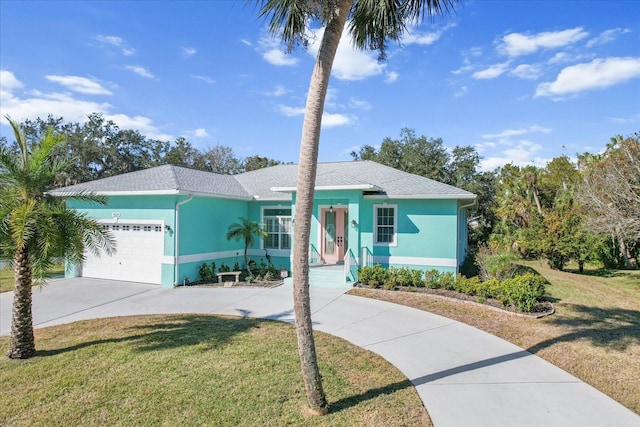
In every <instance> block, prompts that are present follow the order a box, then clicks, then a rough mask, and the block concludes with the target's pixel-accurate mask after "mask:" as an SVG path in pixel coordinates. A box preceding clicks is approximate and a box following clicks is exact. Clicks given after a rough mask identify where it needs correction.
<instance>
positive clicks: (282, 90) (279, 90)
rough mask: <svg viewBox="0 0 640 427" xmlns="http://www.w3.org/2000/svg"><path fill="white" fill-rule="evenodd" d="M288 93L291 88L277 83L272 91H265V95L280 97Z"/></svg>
mask: <svg viewBox="0 0 640 427" xmlns="http://www.w3.org/2000/svg"><path fill="white" fill-rule="evenodd" d="M287 93H289V90H288V89H287V88H286V87H284V86H282V85H277V86H276V87H275V88H274V89H273V90H272V91H267V92H263V95H265V96H272V97H275V98H278V97H280V96H283V95H286V94H287Z"/></svg>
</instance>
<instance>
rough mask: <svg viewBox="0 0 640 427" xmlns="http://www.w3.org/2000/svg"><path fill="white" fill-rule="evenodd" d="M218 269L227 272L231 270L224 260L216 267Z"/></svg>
mask: <svg viewBox="0 0 640 427" xmlns="http://www.w3.org/2000/svg"><path fill="white" fill-rule="evenodd" d="M218 271H219V272H220V273H228V272H230V271H231V269H230V268H229V266H228V265H227V264H225V263H224V262H223V263H222V264H220V268H219V269H218Z"/></svg>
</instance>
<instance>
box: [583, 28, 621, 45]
mask: <svg viewBox="0 0 640 427" xmlns="http://www.w3.org/2000/svg"><path fill="white" fill-rule="evenodd" d="M629 32H631V30H628V29H622V28H613V29H611V30H606V31H603V32H601V33H600V34H599V35H598V36H597V37H594V38H592V39H591V40H589V41H588V42H587V47H593V46H597V45H602V44H607V43H611V42H612V41H614V40H615V39H616V37H618V35H620V34H624V33H629Z"/></svg>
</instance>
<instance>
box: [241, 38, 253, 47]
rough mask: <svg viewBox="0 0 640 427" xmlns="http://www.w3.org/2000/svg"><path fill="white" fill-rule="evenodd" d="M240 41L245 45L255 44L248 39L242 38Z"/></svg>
mask: <svg viewBox="0 0 640 427" xmlns="http://www.w3.org/2000/svg"><path fill="white" fill-rule="evenodd" d="M240 43H242V44H243V45H245V46H253V44H252V43H251V42H250V41H249V40H247V39H240Z"/></svg>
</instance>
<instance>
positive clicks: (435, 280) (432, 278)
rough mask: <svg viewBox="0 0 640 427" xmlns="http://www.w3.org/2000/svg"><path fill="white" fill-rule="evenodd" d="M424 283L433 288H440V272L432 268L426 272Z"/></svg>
mask: <svg viewBox="0 0 640 427" xmlns="http://www.w3.org/2000/svg"><path fill="white" fill-rule="evenodd" d="M424 284H425V285H426V286H427V287H428V288H431V289H438V288H439V287H440V272H439V271H438V270H435V269H432V270H429V271H427V272H426V273H424Z"/></svg>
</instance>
